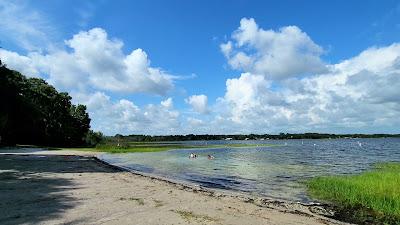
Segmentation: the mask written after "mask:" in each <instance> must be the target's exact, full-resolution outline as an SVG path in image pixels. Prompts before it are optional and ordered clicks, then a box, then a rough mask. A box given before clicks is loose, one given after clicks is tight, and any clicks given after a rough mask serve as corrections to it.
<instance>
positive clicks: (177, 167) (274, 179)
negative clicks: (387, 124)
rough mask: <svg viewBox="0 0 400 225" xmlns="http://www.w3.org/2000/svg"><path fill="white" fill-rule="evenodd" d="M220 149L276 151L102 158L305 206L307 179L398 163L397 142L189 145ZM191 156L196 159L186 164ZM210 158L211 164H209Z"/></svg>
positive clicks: (206, 151)
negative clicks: (231, 145)
mask: <svg viewBox="0 0 400 225" xmlns="http://www.w3.org/2000/svg"><path fill="white" fill-rule="evenodd" d="M223 143H249V144H254V143H263V144H281V146H278V147H256V148H218V149H196V150H195V149H180V150H172V151H166V152H152V153H130V154H105V155H103V156H102V158H103V159H104V160H106V161H108V162H110V163H112V164H116V165H120V166H124V167H127V168H130V169H132V170H136V171H141V172H145V173H152V174H155V175H159V176H164V177H167V178H169V179H175V180H177V181H184V182H192V183H195V184H199V185H201V186H204V187H209V188H219V189H226V190H233V191H240V192H246V193H249V194H253V195H258V196H265V197H274V198H279V199H286V200H292V201H305V202H306V201H310V199H309V198H308V196H307V195H306V192H305V187H304V185H303V183H302V181H304V180H305V179H307V178H310V177H315V176H319V175H332V174H353V173H358V172H360V171H362V170H365V169H368V168H370V167H371V165H372V164H373V163H375V162H385V161H400V139H396V138H381V139H337V140H284V141H278V140H266V141H208V142H190V144H198V145H204V144H223ZM285 143H287V145H285ZM359 143H362V144H361V145H360V144H359ZM191 152H193V153H195V154H197V155H198V156H199V157H198V158H197V159H189V157H188V156H189V154H190V153H191ZM209 154H210V155H213V156H215V159H214V160H208V159H207V155H209Z"/></svg>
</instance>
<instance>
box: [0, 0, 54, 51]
mask: <svg viewBox="0 0 400 225" xmlns="http://www.w3.org/2000/svg"><path fill="white" fill-rule="evenodd" d="M0 18H1V19H0V33H1V35H2V37H3V38H7V40H9V41H12V42H14V43H15V44H17V45H19V46H20V47H22V48H23V49H26V50H30V51H31V50H42V49H43V48H46V47H48V44H49V37H51V36H53V35H55V33H56V32H55V30H54V29H53V28H52V26H51V24H50V23H49V22H48V20H47V19H46V18H45V16H44V15H43V14H42V13H41V12H39V11H37V10H35V9H32V7H28V5H27V2H26V1H20V0H17V1H8V0H1V1H0Z"/></svg>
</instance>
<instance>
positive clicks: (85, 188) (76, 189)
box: [0, 151, 344, 225]
mask: <svg viewBox="0 0 400 225" xmlns="http://www.w3.org/2000/svg"><path fill="white" fill-rule="evenodd" d="M50 152H52V154H51V155H50V154H46V152H45V151H42V152H40V154H36V155H35V154H34V153H33V152H30V153H29V155H24V154H20V155H7V154H3V155H0V184H1V185H0V224H146V225H147V224H254V225H255V224H308V225H314V224H315V225H316V224H344V223H341V222H338V221H335V220H331V219H328V218H326V217H323V216H321V215H319V214H317V213H315V212H316V211H318V210H319V211H321V209H320V208H319V207H316V208H315V210H312V209H313V208H312V207H305V206H302V205H299V204H285V203H277V202H274V201H270V202H268V201H257V199H256V200H254V199H248V198H245V197H235V196H229V195H225V194H221V193H218V192H214V191H210V190H203V189H200V188H189V187H185V186H183V185H179V184H173V183H169V182H166V181H161V180H158V179H153V178H149V177H145V176H141V175H137V174H133V173H131V172H126V171H122V170H119V169H117V168H115V167H112V166H109V165H106V164H104V163H102V162H101V161H99V160H97V159H96V158H95V157H93V156H91V155H90V154H88V155H86V156H77V155H76V154H81V153H74V152H70V155H69V156H66V155H64V156H60V155H56V154H53V153H55V152H54V151H50ZM20 153H23V152H20ZM58 153H60V152H58ZM67 153H68V152H67V151H66V152H64V153H63V154H67Z"/></svg>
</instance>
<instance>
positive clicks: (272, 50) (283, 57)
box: [220, 18, 327, 80]
mask: <svg viewBox="0 0 400 225" xmlns="http://www.w3.org/2000/svg"><path fill="white" fill-rule="evenodd" d="M220 48H221V51H222V53H223V54H224V55H225V57H226V58H227V59H228V63H229V65H230V66H231V67H232V68H233V69H238V70H241V71H244V72H250V73H253V74H260V75H263V76H266V77H268V79H277V80H279V79H285V78H289V77H295V76H299V75H304V74H315V73H321V72H325V71H327V67H326V65H325V63H324V62H323V61H322V60H321V58H320V56H321V55H322V54H323V53H324V50H323V48H322V47H321V46H319V45H317V44H315V43H314V42H313V41H312V40H311V38H310V37H309V36H308V35H307V34H306V33H305V32H303V31H302V30H300V28H298V27H297V26H287V27H282V28H280V29H279V30H277V31H274V30H264V29H262V28H259V27H258V25H257V23H256V22H255V20H254V19H253V18H250V19H247V18H243V19H242V20H241V21H240V26H239V28H238V29H237V30H236V31H235V32H233V34H232V40H230V41H228V42H227V43H223V44H221V45H220Z"/></svg>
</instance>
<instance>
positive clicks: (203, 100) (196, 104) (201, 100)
mask: <svg viewBox="0 0 400 225" xmlns="http://www.w3.org/2000/svg"><path fill="white" fill-rule="evenodd" d="M185 101H186V103H188V104H189V105H191V106H192V108H193V110H194V111H196V112H198V113H202V114H204V113H208V106H207V104H208V98H207V96H206V95H192V96H190V97H189V98H187V99H185Z"/></svg>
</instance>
